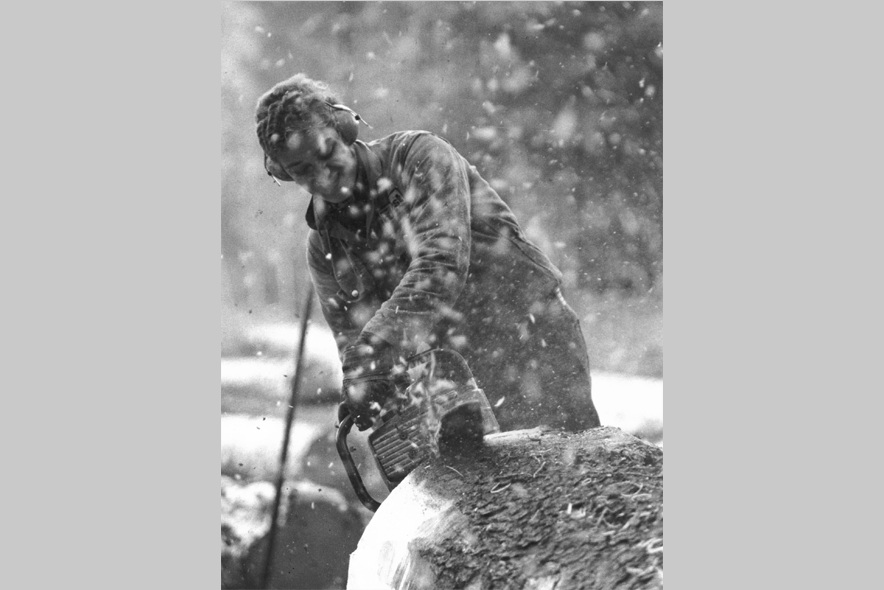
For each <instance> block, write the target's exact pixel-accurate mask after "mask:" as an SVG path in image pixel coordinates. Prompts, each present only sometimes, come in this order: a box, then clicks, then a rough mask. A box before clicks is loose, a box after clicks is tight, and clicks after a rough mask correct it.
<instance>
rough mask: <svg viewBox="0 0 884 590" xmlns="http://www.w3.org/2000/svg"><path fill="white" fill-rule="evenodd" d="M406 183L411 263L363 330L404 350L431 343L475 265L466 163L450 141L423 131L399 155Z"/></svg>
mask: <svg viewBox="0 0 884 590" xmlns="http://www.w3.org/2000/svg"><path fill="white" fill-rule="evenodd" d="M394 161H395V162H397V163H399V164H401V166H402V172H401V174H400V175H399V178H398V179H396V180H397V181H398V182H397V184H398V185H399V186H400V187H404V189H405V190H404V203H403V204H402V205H401V207H403V208H404V214H403V215H402V217H401V218H400V226H401V231H402V232H403V233H404V239H405V241H406V244H407V246H408V250H409V254H410V256H411V263H410V264H409V266H408V269H407V271H406V273H405V275H404V276H403V278H402V280H401V281H400V283H399V285H398V286H397V287H396V288H395V289H394V291H393V293H392V295H391V296H390V298H389V299H388V300H387V301H386V302H384V303H383V305H382V306H381V308H380V309H379V310H378V311H377V313H375V315H374V317H372V319H371V320H370V321H369V322H368V324H367V325H366V326H365V329H364V330H363V334H364V335H366V334H367V335H370V336H375V337H378V338H381V339H382V340H384V341H386V342H389V343H391V344H392V345H393V346H395V347H397V348H399V349H400V350H403V351H404V352H414V351H416V350H417V349H418V347H419V346H420V345H421V344H425V343H426V344H432V342H429V338H430V335H431V333H432V329H433V326H435V325H436V324H437V323H438V322H439V321H440V320H441V319H442V318H443V317H445V316H446V315H450V314H453V313H454V312H453V306H454V303H455V302H456V301H457V298H458V297H459V295H460V293H461V290H462V289H463V287H464V284H465V283H466V277H467V272H468V271H469V263H470V247H471V238H470V186H469V176H468V170H467V164H466V161H465V160H464V159H463V158H461V157H460V155H459V154H458V153H457V151H456V150H455V149H454V148H453V147H452V146H451V144H449V143H448V142H446V141H444V140H442V139H440V138H438V137H436V136H434V135H431V134H428V133H422V134H420V135H419V136H418V137H417V138H416V139H415V140H414V141H413V142H411V143H410V145H409V146H408V148H407V150H403V151H402V152H399V153H397V154H395V155H394Z"/></svg>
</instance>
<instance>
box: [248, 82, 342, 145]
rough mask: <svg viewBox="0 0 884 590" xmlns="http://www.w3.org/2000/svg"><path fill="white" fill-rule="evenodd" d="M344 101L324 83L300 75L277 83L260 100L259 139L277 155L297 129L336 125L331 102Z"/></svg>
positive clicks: (257, 110)
mask: <svg viewBox="0 0 884 590" xmlns="http://www.w3.org/2000/svg"><path fill="white" fill-rule="evenodd" d="M338 102H340V101H339V100H338V98H337V96H335V94H334V93H333V92H332V91H331V90H330V89H329V87H328V86H327V85H326V84H325V83H324V82H319V81H317V80H311V79H310V78H308V77H307V76H305V75H304V74H296V75H294V76H292V77H291V78H289V79H287V80H283V81H282V82H279V83H277V84H276V85H275V86H273V88H271V89H270V90H268V91H267V92H265V93H264V94H263V95H262V96H261V98H259V99H258V106H257V108H256V112H255V123H256V131H257V133H258V142H259V143H260V144H261V148H262V149H263V150H264V153H266V154H268V155H271V156H272V155H273V154H275V153H276V152H277V151H278V150H280V149H282V148H283V147H284V146H285V142H286V141H287V140H288V138H289V137H290V136H291V134H292V133H294V132H296V131H303V130H305V129H312V128H317V127H324V126H333V125H334V114H333V110H332V109H331V108H329V106H328V104H337V103H338Z"/></svg>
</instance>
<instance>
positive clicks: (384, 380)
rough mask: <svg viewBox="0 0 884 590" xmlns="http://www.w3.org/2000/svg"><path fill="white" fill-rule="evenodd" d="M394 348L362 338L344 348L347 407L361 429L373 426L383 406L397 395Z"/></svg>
mask: <svg viewBox="0 0 884 590" xmlns="http://www.w3.org/2000/svg"><path fill="white" fill-rule="evenodd" d="M395 363H396V354H395V352H394V349H393V346H392V345H391V344H389V343H388V342H385V341H383V340H380V339H378V338H365V337H360V338H359V339H358V340H357V341H356V342H355V343H353V344H351V345H350V346H348V347H347V348H345V349H344V354H343V371H344V386H343V395H344V404H345V405H346V407H347V409H348V410H349V412H350V415H351V416H353V422H354V423H355V424H356V427H357V428H359V430H365V429H366V428H369V427H370V426H371V425H372V424H373V423H374V418H375V416H377V415H378V414H380V412H381V409H382V408H383V407H384V404H385V403H386V402H387V401H388V400H390V399H392V398H393V397H394V396H395V395H396V388H395V386H394V384H393V367H394V365H395Z"/></svg>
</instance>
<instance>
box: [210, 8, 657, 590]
mask: <svg viewBox="0 0 884 590" xmlns="http://www.w3.org/2000/svg"><path fill="white" fill-rule="evenodd" d="M673 63H674V62H673ZM673 145H674V144H673ZM220 199H221V201H220V212H221V219H220V222H221V232H220V233H221V244H220V246H221V265H220V275H221V277H220V279H221V281H220V288H221V441H220V443H221V448H220V450H221V541H222V542H221V587H222V589H246V588H248V589H252V588H254V589H264V588H276V589H283V588H288V589H317V590H318V589H340V590H345V589H346V590H400V589H402V590H404V589H409V590H431V589H464V590H495V589H500V590H510V589H513V590H522V589H524V590H529V589H530V590H541V589H543V590H571V589H574V590H578V589H579V590H593V589H614V588H616V589H620V590H627V589H642V590H644V589H659V588H663V3H662V2H490V1H488V2H485V1H478V2H409V1H407V2H223V3H221V195H220ZM209 360H211V359H209ZM673 378H674V377H673V375H672V374H670V379H673ZM670 442H672V441H670Z"/></svg>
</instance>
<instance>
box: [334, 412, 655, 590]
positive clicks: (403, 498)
mask: <svg viewBox="0 0 884 590" xmlns="http://www.w3.org/2000/svg"><path fill="white" fill-rule="evenodd" d="M662 587H663V451H662V450H661V449H660V448H658V447H656V446H654V445H651V444H649V443H646V442H644V441H642V440H640V439H638V438H636V437H634V436H632V435H629V434H625V433H623V432H622V431H621V430H619V429H617V428H612V427H600V428H594V429H590V430H587V431H585V432H582V433H565V432H561V431H555V430H541V429H532V430H520V431H515V432H505V433H500V434H496V435H491V436H488V437H486V439H485V443H484V444H483V445H482V446H481V447H479V448H474V449H471V450H466V451H461V452H460V453H459V454H450V455H444V456H443V457H441V458H438V459H434V460H432V461H429V462H427V463H425V464H424V465H422V466H420V467H419V468H418V469H416V470H415V471H414V472H412V473H411V474H410V475H409V476H408V477H407V478H406V479H405V480H404V481H403V482H402V483H401V484H400V485H399V486H398V487H397V488H396V489H395V490H393V492H392V493H391V494H390V496H389V497H388V498H387V499H386V500H385V501H384V502H383V503H382V504H381V507H380V508H379V509H378V511H377V512H376V513H375V515H374V517H373V518H372V520H371V522H370V523H369V525H368V527H367V528H366V530H365V532H364V533H363V535H362V537H361V539H360V541H359V544H358V546H357V549H356V551H354V552H353V553H352V554H351V556H350V566H349V572H348V583H347V588H348V589H349V590H362V589H365V590H369V589H370V590H382V589H390V590H392V589H396V590H423V589H447V588H452V589H453V588H459V589H467V590H491V589H498V588H499V589H507V590H510V589H525V590H528V589H531V590H539V589H546V590H553V589H555V590H566V589H571V588H580V589H617V590H625V589H636V588H641V589H651V588H662Z"/></svg>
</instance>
